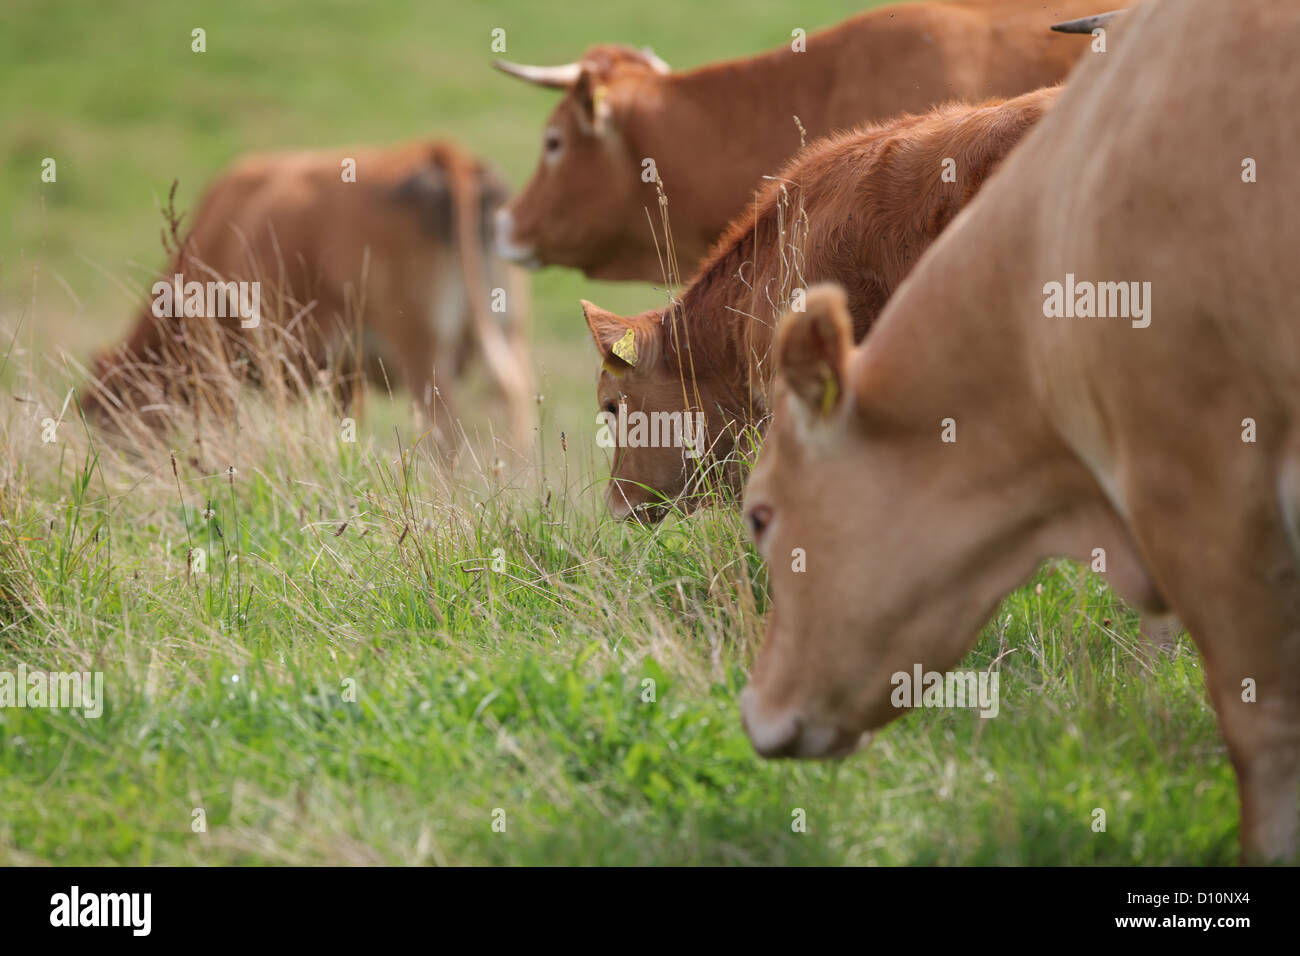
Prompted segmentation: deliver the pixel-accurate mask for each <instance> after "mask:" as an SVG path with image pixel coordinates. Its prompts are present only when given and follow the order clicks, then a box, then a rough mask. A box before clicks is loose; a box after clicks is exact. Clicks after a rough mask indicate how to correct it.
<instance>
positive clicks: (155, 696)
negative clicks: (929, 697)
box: [0, 0, 1237, 864]
mask: <svg viewBox="0 0 1300 956" xmlns="http://www.w3.org/2000/svg"><path fill="white" fill-rule="evenodd" d="M863 6H864V4H861V3H847V2H825V0H814V2H808V3H801V4H799V5H798V8H797V13H791V12H790V11H791V10H792V9H793V7H792V6H791V5H790V4H789V3H786V2H776V0H763V2H754V0H745V2H743V3H742V2H739V0H719V2H716V3H711V4H707V5H703V6H700V5H697V4H694V3H688V2H673V3H667V2H661V3H656V4H651V5H645V4H633V3H630V2H623V0H620V2H616V3H610V4H604V5H591V4H582V5H565V4H556V5H551V4H545V5H543V4H528V3H511V4H487V3H485V4H473V5H470V4H457V5H450V4H428V3H415V2H400V3H391V4H380V5H362V6H357V5H354V4H350V3H342V2H330V3H313V4H307V3H300V2H285V3H274V4H264V3H260V2H252V0H239V2H226V3H221V4H212V3H202V4H190V5H186V6H185V7H184V8H183V9H181V8H178V6H177V5H175V4H165V3H161V2H149V3H144V2H127V3H121V4H101V3H91V2H88V0H87V2H80V3H65V4H55V5H50V4H48V3H37V2H34V0H10V2H9V3H8V4H7V5H6V8H5V10H4V12H3V13H0V117H2V118H3V121H0V222H4V223H5V224H6V226H7V227H8V228H7V229H6V231H5V233H4V234H3V235H2V236H0V398H2V399H3V406H2V407H0V670H10V671H12V670H14V669H16V667H17V665H18V663H19V662H22V663H25V664H26V665H27V667H28V668H32V669H36V668H43V669H74V668H75V669H91V670H99V671H102V672H103V673H104V676H105V686H106V697H107V702H106V705H105V711H104V714H103V716H102V717H100V718H98V719H88V718H85V717H83V716H81V715H80V714H78V713H77V712H75V711H49V710H33V709H23V710H19V709H5V710H0V863H67V864H73V863H90V864H100V863H113V862H118V863H145V864H147V863H370V862H380V863H448V864H467V863H516V864H529V863H534V864H541V863H579V862H586V863H597V862H599V863H684V862H706V863H806V864H818V863H854V864H890V863H944V864H947V863H988V864H1005V863H1229V862H1232V861H1233V860H1234V859H1235V856H1236V830H1237V802H1236V796H1235V789H1234V783H1233V776H1232V771H1231V768H1230V765H1229V763H1228V760H1227V757H1226V753H1225V751H1224V748H1223V746H1222V744H1221V742H1220V740H1219V737H1218V734H1217V731H1216V728H1215V722H1214V718H1213V714H1212V713H1211V712H1210V710H1209V709H1208V706H1207V704H1206V701H1205V694H1204V690H1203V680H1202V675H1201V671H1200V667H1199V660H1198V658H1197V657H1196V656H1195V654H1194V653H1193V652H1191V651H1190V650H1189V649H1187V648H1184V650H1183V652H1182V653H1180V654H1178V655H1177V656H1175V657H1173V658H1172V659H1162V660H1160V661H1159V662H1157V663H1156V664H1154V665H1147V664H1145V663H1144V662H1143V660H1142V659H1141V658H1140V657H1139V656H1138V655H1137V654H1136V653H1135V641H1136V620H1135V618H1134V616H1133V614H1132V613H1131V612H1129V611H1127V610H1125V609H1123V608H1122V607H1121V606H1119V605H1118V603H1117V602H1116V600H1115V599H1114V598H1113V596H1112V595H1111V594H1110V592H1109V591H1108V590H1107V589H1106V588H1105V586H1104V583H1103V582H1102V581H1101V580H1100V579H1099V578H1097V577H1095V576H1091V575H1088V574H1086V573H1084V572H1083V571H1082V570H1080V569H1079V568H1077V567H1075V566H1072V565H1068V564H1057V565H1051V566H1048V567H1046V568H1044V569H1043V570H1042V571H1040V573H1039V574H1038V575H1037V576H1036V578H1035V580H1034V581H1032V582H1030V584H1029V585H1028V586H1027V587H1026V588H1024V589H1022V590H1021V591H1019V592H1017V593H1016V594H1015V595H1013V596H1012V597H1011V598H1009V599H1008V600H1007V601H1006V602H1005V603H1004V605H1003V606H1002V608H1001V609H1000V610H999V611H998V613H997V615H996V616H995V618H994V621H993V622H992V623H991V624H990V625H989V627H988V628H987V629H986V630H985V632H984V634H983V635H982V636H981V638H980V640H979V642H978V644H977V645H976V646H975V648H974V649H973V650H972V652H971V654H970V657H969V659H968V661H967V665H968V666H972V667H976V666H978V667H986V666H988V665H989V663H990V662H992V661H993V660H994V659H995V658H998V657H999V656H1001V658H1002V660H1001V668H1002V671H1001V673H1002V678H1001V690H1002V700H1001V713H1000V715H999V716H998V717H997V718H996V719H993V720H980V719H979V718H978V717H976V716H975V715H974V713H973V712H971V711H937V710H936V711H921V712H917V713H915V714H912V715H909V716H908V717H906V718H904V719H903V720H900V721H899V722H897V723H895V724H894V725H892V726H891V727H889V728H888V729H887V730H885V731H884V732H883V733H882V734H880V735H879V737H878V739H877V741H876V742H875V744H873V745H872V747H871V748H870V749H869V750H868V751H867V752H865V753H864V754H861V755H858V756H856V757H854V758H852V759H850V760H848V761H845V762H842V763H839V764H794V763H768V762H764V761H760V760H758V759H757V758H756V757H755V756H754V754H753V752H752V750H751V749H750V746H749V744H748V741H747V740H746V739H745V736H744V734H743V732H742V730H741V728H740V722H739V718H738V712H737V708H736V696H737V694H738V692H739V690H740V688H741V687H743V685H744V680H745V672H746V668H747V666H748V664H749V662H750V661H751V660H752V655H753V654H754V652H755V650H756V648H757V647H758V645H759V643H760V641H761V636H762V623H761V617H762V614H763V612H764V611H765V608H766V601H767V599H766V592H765V579H764V576H763V572H762V567H761V563H760V562H759V561H758V559H757V557H756V555H755V554H754V553H753V551H752V549H751V548H750V547H749V545H748V542H747V539H746V537H745V535H744V530H743V528H742V526H741V523H740V521H739V520H738V517H737V516H736V515H735V514H734V513H733V512H732V511H729V510H727V509H714V510H710V511H707V512H704V513H701V514H697V515H695V516H693V517H690V518H687V519H671V520H670V521H669V522H668V523H667V524H665V525H664V526H663V527H661V528H658V529H656V530H654V531H643V530H639V529H635V528H628V527H625V526H621V525H616V524H613V523H611V522H609V521H607V520H604V519H603V517H602V515H601V511H600V505H599V501H598V492H599V491H600V487H601V480H602V479H603V477H604V476H605V475H607V474H608V470H607V465H606V463H605V462H604V461H603V459H602V458H600V457H599V456H598V455H597V453H596V452H597V450H596V449H595V448H594V447H593V445H594V442H593V441H592V440H591V439H592V437H593V436H594V429H593V427H592V426H591V424H590V422H591V419H592V416H593V415H594V411H595V409H594V407H593V406H594V394H593V392H594V390H593V389H592V383H593V380H594V376H595V365H594V361H593V357H592V352H591V350H590V347H589V346H588V344H587V342H586V338H587V333H586V330H585V328H584V326H583V323H582V321H581V318H580V316H579V314H578V311H577V307H576V302H577V299H578V298H579V297H586V298H591V299H594V300H595V301H598V302H601V303H602V304H603V305H606V306H608V307H610V308H615V309H619V310H622V311H633V310H636V309H639V308H642V307H644V306H646V305H649V304H652V303H653V302H655V301H657V300H658V298H659V297H660V295H661V294H660V293H659V292H657V291H655V290H653V289H651V288H650V287H648V286H642V285H611V284H599V283H591V282H587V281H585V280H583V279H582V277H581V276H579V275H576V274H573V273H569V272H565V271H561V270H549V271H546V272H543V273H541V274H539V275H538V276H537V277H536V281H535V283H534V295H535V299H536V311H537V316H536V326H535V339H536V341H537V355H538V367H539V372H540V378H541V388H542V391H543V393H544V394H545V395H546V398H545V400H544V402H543V405H542V409H541V411H542V418H543V425H542V428H541V431H540V433H539V437H538V449H537V451H538V455H537V458H538V460H539V461H540V462H541V465H540V466H539V467H537V468H535V469H533V470H529V471H524V472H521V473H519V474H517V475H506V476H502V477H500V478H497V477H493V476H492V474H491V469H490V468H487V467H483V468H479V467H476V466H475V465H474V463H473V462H472V461H469V462H467V463H466V464H465V466H464V467H463V468H462V469H460V471H459V472H458V473H457V475H456V477H455V480H454V481H451V482H448V481H447V480H446V479H445V476H443V475H441V474H440V473H439V472H438V471H437V470H436V469H435V468H434V467H433V466H432V465H431V464H430V463H429V461H428V459H427V456H426V455H425V453H424V450H423V447H422V446H420V445H418V443H417V442H416V441H415V439H416V434H417V433H416V430H415V427H414V423H413V421H412V420H411V418H410V416H409V415H408V414H406V412H405V408H404V405H403V403H402V401H401V400H400V399H399V400H398V401H397V402H391V403H390V402H386V401H382V400H380V401H375V402H373V403H372V404H371V406H370V409H369V412H368V414H367V416H366V418H365V419H364V420H363V422H362V427H361V429H360V435H359V441H358V442H357V443H356V444H355V445H345V444H341V443H340V442H338V441H337V431H336V426H335V425H334V424H333V423H332V422H331V421H330V419H329V417H328V415H327V414H326V413H325V409H324V406H323V404H322V402H321V401H320V400H319V399H317V398H313V399H312V400H309V401H307V402H304V403H303V404H302V405H301V406H299V407H297V408H296V409H294V410H293V411H291V412H289V413H286V414H279V415H276V414H274V413H273V410H271V409H269V408H267V407H266V406H265V405H264V404H261V403H259V402H258V401H257V400H256V399H251V400H250V402H249V404H248V406H247V408H246V409H245V413H244V415H243V416H242V417H241V423H240V424H241V428H242V430H241V431H240V432H239V433H238V434H237V435H236V434H233V433H231V431H230V430H229V429H223V428H221V427H218V426H212V427H209V428H208V429H207V430H206V431H205V432H204V433H203V434H204V441H203V442H202V443H201V444H199V443H196V442H195V438H194V435H193V434H189V435H181V436H177V437H176V440H175V442H174V443H173V444H172V445H171V446H170V447H174V448H176V449H177V450H178V465H177V474H176V475H175V476H174V475H173V473H172V464H171V460H170V456H169V452H168V447H167V446H162V445H160V446H158V447H156V448H152V449H146V450H145V451H144V452H143V453H137V452H118V451H114V450H112V449H110V448H107V447H105V446H103V445H102V444H101V443H100V442H98V441H95V442H92V441H91V438H92V437H93V436H89V435H87V434H86V432H85V431H84V429H82V427H81V426H80V424H79V423H77V422H76V421H75V415H73V414H72V413H69V414H68V415H66V416H65V420H64V424H63V425H62V426H61V427H60V429H59V431H58V441H56V442H54V443H49V444H46V443H43V442H42V441H41V438H40V422H41V420H42V419H43V418H44V417H47V416H49V417H56V418H57V417H58V413H59V409H60V407H61V406H62V404H63V402H64V398H65V396H66V394H67V390H68V389H69V388H70V387H71V386H72V385H75V384H77V383H78V382H79V376H78V374H77V370H76V368H75V365H71V364H67V363H65V361H64V360H63V357H62V356H63V353H65V352H66V353H67V354H68V355H69V356H70V357H71V358H72V359H80V360H84V359H85V357H86V355H87V353H88V352H89V350H90V348H91V347H92V346H93V345H95V344H98V343H101V342H106V341H109V340H110V339H112V338H113V337H114V336H115V335H118V334H120V331H121V329H122V328H123V326H124V325H125V323H126V322H127V321H128V320H129V318H130V315H131V313H132V311H133V310H134V308H135V307H136V305H137V303H138V299H139V296H140V294H141V289H142V288H143V286H144V283H145V282H146V280H147V279H149V278H151V277H152V274H153V270H154V269H156V268H157V266H158V265H159V263H160V261H161V253H160V249H159V245H158V229H159V224H160V223H159V219H158V215H157V212H156V209H155V208H154V198H155V197H156V196H159V195H164V194H165V192H166V190H167V188H168V186H169V184H170V182H171V180H172V179H173V178H179V179H180V180H181V190H180V194H179V197H178V201H179V203H180V204H181V205H182V206H185V205H188V204H189V203H190V202H192V201H193V199H194V197H195V196H196V195H197V192H198V190H199V189H200V188H201V186H202V184H203V183H204V182H205V181H206V180H207V179H208V178H209V177H210V176H211V175H212V174H213V173H214V172H215V171H216V170H217V169H219V168H220V167H221V166H222V165H223V164H224V163H226V162H227V161H228V160H229V159H231V158H232V157H233V156H235V155H237V154H239V153H241V152H245V151H250V150H265V149H272V148H281V147H290V146H309V145H327V144H334V143H344V142H365V141H389V140H401V139H403V138H407V137H410V136H415V135H421V134H427V133H449V134H452V135H454V136H455V137H456V138H458V139H460V140H462V141H464V142H465V143H467V144H468V145H470V146H471V147H472V148H473V149H475V150H476V151H478V152H481V153H482V154H484V155H486V156H488V157H491V158H492V159H493V160H494V161H495V162H497V163H498V164H499V165H500V166H501V167H502V168H503V169H505V170H506V172H507V173H508V175H509V176H510V178H511V179H512V181H513V182H514V183H516V184H521V183H522V182H523V181H524V179H525V178H526V176H527V175H528V174H529V172H530V171H531V167H532V164H533V162H534V161H535V159H536V155H537V142H536V141H537V139H538V137H539V135H540V131H541V128H542V122H543V118H544V116H545V114H546V112H547V111H548V110H549V108H550V105H551V103H552V101H553V95H552V94H548V93H545V92H542V91H537V90H533V89H530V88H528V87H525V86H523V85H522V84H518V83H516V82H512V81H511V80H509V79H508V78H505V77H502V76H499V75H497V74H496V73H495V72H494V71H491V70H490V69H488V68H487V63H488V61H489V60H490V52H489V50H488V37H489V32H490V30H491V29H492V28H493V27H495V26H502V27H505V28H506V29H507V31H508V38H509V39H508V43H509V51H508V55H509V56H510V57H512V58H516V59H519V60H523V61H536V62H560V61H564V60H568V59H572V58H573V57H574V56H575V55H576V54H577V53H578V52H580V51H581V50H582V49H583V48H584V47H585V46H586V45H588V44H589V43H592V42H596V41H598V40H620V41H626V42H632V43H637V44H650V45H652V46H654V47H655V49H656V51H657V52H658V53H660V54H661V55H662V56H664V57H665V58H666V59H668V60H669V62H671V63H673V64H674V65H680V66H689V65H693V64H696V63H701V62H705V61H707V60H710V59H715V58H719V57H725V56H734V55H739V54H743V53H747V52H752V51H754V50H757V49H761V48H765V47H768V46H771V45H774V44H776V43H780V42H782V41H784V40H785V39H786V38H788V37H789V33H790V30H791V29H792V28H793V27H794V26H803V27H805V28H808V29H813V28H816V27H819V26H822V25H826V24H828V23H831V22H834V21H835V20H837V19H840V18H841V17H843V16H846V15H848V14H850V13H852V12H855V11H856V10H858V9H860V8H862V7H863ZM194 26H202V27H204V28H205V29H206V30H207V32H208V50H209V52H208V53H206V54H204V55H202V56H199V55H196V54H191V53H190V52H189V31H190V30H191V29H192V28H193V27H194ZM44 156H55V157H56V158H57V159H58V162H59V181H58V183H57V184H55V185H52V186H51V185H43V184H41V183H40V180H39V168H40V160H41V158H42V157H44ZM11 339H12V340H13V341H12V344H11ZM484 414H486V413H484ZM562 431H563V432H565V433H566V434H567V445H568V451H567V452H566V451H562V450H561V448H560V440H559V435H560V433H561V432H562ZM412 445H416V447H415V448H414V449H412V447H411V446H412ZM232 465H233V466H234V467H235V469H236V474H235V475H234V476H233V480H231V479H230V478H228V477H227V476H226V469H227V468H228V467H230V466H232ZM485 472H486V474H485ZM208 509H210V510H211V512H212V515H211V517H208V518H205V517H204V512H205V511H206V510H208ZM218 529H220V531H219V532H218ZM191 548H202V549H203V550H204V551H205V553H206V554H207V570H206V571H205V572H204V573H196V574H189V573H187V559H186V555H187V552H188V551H189V550H190V549H191ZM495 549H501V552H500V554H499V555H498V557H500V558H501V559H503V560H504V562H505V564H504V569H503V570H500V571H496V570H493V558H494V550H495ZM500 566H501V565H500V564H499V563H498V567H500ZM647 680H653V681H654V685H653V689H654V699H653V700H652V701H650V700H645V699H644V697H645V696H646V693H645V688H646V686H647V685H646V684H645V683H644V682H645V681H647ZM348 688H355V700H354V701H353V700H349V699H345V690H347V689H348ZM351 696H353V695H352V694H351V693H350V692H349V693H347V697H351ZM1098 807H1100V808H1103V809H1105V810H1106V814H1107V828H1106V831H1105V832H1104V833H1096V832H1093V830H1092V826H1091V825H1092V820H1093V816H1092V811H1093V809H1094V808H1098ZM196 809H201V810H202V811H203V814H204V818H205V821H206V830H205V831H204V832H195V830H194V826H193V821H194V811H195V810H196ZM498 809H500V810H502V811H504V814H505V821H506V827H505V832H496V831H495V830H494V829H493V820H494V817H493V813H494V811H495V810H498ZM800 809H801V810H803V811H804V812H805V814H806V819H807V826H806V832H803V833H797V832H793V831H792V826H791V824H792V819H793V814H794V813H795V811H796V810H800Z"/></svg>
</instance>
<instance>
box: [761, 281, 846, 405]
mask: <svg viewBox="0 0 1300 956" xmlns="http://www.w3.org/2000/svg"><path fill="white" fill-rule="evenodd" d="M852 328H853V323H852V319H851V318H850V316H849V304H848V297H847V296H846V295H845V293H844V290H843V289H842V288H841V287H840V286H838V285H830V284H827V285H818V286H813V287H812V288H811V289H809V290H808V292H807V295H806V296H805V298H804V310H803V311H802V312H796V311H793V310H792V311H789V312H786V313H785V315H783V316H782V317H781V324H780V325H779V326H778V328H777V332H776V361H777V374H778V375H780V377H781V378H782V380H784V381H785V383H786V385H787V386H788V387H789V388H790V391H792V392H793V393H794V394H795V395H796V396H797V397H798V399H799V400H800V401H801V402H803V403H804V404H805V405H806V406H808V409H809V410H810V411H811V412H812V413H813V415H814V416H817V417H826V416H828V415H830V414H831V412H833V411H834V410H835V409H836V408H838V407H839V404H840V402H841V401H843V398H844V382H845V368H846V363H847V361H848V355H849V350H850V349H852V348H853V332H852Z"/></svg>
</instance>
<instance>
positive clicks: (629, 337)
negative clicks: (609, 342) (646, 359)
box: [610, 329, 636, 366]
mask: <svg viewBox="0 0 1300 956" xmlns="http://www.w3.org/2000/svg"><path fill="white" fill-rule="evenodd" d="M610 351H611V352H613V353H614V354H615V355H617V356H618V357H619V358H621V359H622V360H623V361H624V362H626V363H627V364H628V365H631V366H635V365H636V333H635V332H634V331H633V330H632V329H628V330H627V331H626V332H624V333H623V337H622V338H621V339H619V340H618V341H617V342H615V343H614V347H613V348H612V349H610Z"/></svg>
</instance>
